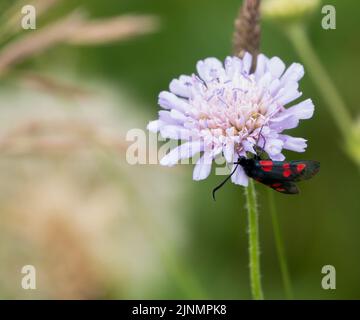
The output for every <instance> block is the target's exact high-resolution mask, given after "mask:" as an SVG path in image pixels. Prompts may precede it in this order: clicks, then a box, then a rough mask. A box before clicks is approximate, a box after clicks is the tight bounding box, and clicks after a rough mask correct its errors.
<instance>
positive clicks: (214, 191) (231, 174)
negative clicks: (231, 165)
mask: <svg viewBox="0 0 360 320" xmlns="http://www.w3.org/2000/svg"><path fill="white" fill-rule="evenodd" d="M239 165H240V163H237V164H236V167H235V169H234V170H233V171H232V172H231V173H230V174H229V175H228V176H227V177H226V179H225V180H224V181H223V182H221V183H220V184H219V185H218V186H217V187H215V188H214V189H213V191H212V197H213V199H214V201H216V199H215V193H216V191H218V190H219V189H220V188H221V187H223V186H224V184H225V183H226V182H228V181H229V179H230V178H231V177H232V176H233V174H234V173H235V171H236V169H237V168H238V166H239Z"/></svg>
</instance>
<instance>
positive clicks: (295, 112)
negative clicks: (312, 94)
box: [283, 99, 315, 119]
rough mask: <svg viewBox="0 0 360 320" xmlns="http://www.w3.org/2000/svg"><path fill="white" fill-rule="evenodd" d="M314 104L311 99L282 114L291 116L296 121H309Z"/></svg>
mask: <svg viewBox="0 0 360 320" xmlns="http://www.w3.org/2000/svg"><path fill="white" fill-rule="evenodd" d="M314 109H315V107H314V104H313V102H312V100H311V99H307V100H305V101H302V102H300V103H298V104H297V105H295V106H293V107H290V108H288V109H286V111H284V112H283V113H286V114H291V115H292V116H295V117H297V118H298V119H310V118H311V117H312V116H313V114H314Z"/></svg>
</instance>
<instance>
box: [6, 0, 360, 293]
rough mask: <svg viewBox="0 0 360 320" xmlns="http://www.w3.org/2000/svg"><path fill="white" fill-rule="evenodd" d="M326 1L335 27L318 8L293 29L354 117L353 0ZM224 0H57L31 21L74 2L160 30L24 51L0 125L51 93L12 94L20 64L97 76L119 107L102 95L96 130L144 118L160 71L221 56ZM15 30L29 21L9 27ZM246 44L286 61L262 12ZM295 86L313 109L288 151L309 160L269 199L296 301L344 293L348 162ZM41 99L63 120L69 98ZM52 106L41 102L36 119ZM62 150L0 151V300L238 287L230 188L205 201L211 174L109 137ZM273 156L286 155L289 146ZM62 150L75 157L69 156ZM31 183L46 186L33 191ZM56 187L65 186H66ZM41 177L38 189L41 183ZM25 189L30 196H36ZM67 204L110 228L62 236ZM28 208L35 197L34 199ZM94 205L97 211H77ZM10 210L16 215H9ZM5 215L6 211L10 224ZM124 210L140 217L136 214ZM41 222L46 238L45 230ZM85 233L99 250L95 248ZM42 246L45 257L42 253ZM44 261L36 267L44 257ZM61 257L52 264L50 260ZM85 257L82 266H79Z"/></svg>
mask: <svg viewBox="0 0 360 320" xmlns="http://www.w3.org/2000/svg"><path fill="white" fill-rule="evenodd" d="M8 3H9V2H8ZM326 3H327V4H334V5H335V6H336V12H337V29H336V30H328V31H326V30H323V29H322V28H321V18H322V15H321V12H320V9H319V10H318V12H317V13H316V14H314V16H313V17H312V18H311V19H309V22H308V29H309V30H308V32H309V35H310V37H311V41H312V43H313V45H314V47H315V49H316V52H317V53H318V55H319V56H320V58H321V60H322V62H323V64H324V65H325V66H326V69H327V71H328V72H329V74H330V75H331V77H332V79H333V81H334V83H335V84H336V86H337V88H338V90H339V91H340V92H341V94H342V96H343V98H344V100H345V101H346V103H347V107H348V109H349V111H350V112H351V114H352V115H353V117H354V121H355V119H356V118H357V117H358V116H359V114H360V113H359V104H358V102H359V98H360V96H359V90H358V79H357V71H358V70H360V59H359V53H360V42H359V34H358V32H359V30H360V20H359V18H358V15H359V11H360V3H359V2H358V1H355V0H347V1H334V0H332V1H330V0H329V1H326ZM240 5H241V1H240V0H226V1H216V0H122V1H118V0H107V1H103V2H101V1H95V0H87V1H71V2H70V1H62V3H60V4H59V5H57V6H56V7H54V8H52V9H51V10H49V12H48V13H47V15H46V16H44V18H42V19H39V25H38V30H40V29H41V27H42V25H45V24H46V23H48V21H51V20H56V19H57V18H59V17H60V16H62V15H63V14H64V13H65V12H69V11H70V10H71V9H73V8H75V7H77V6H81V7H83V8H85V9H86V10H87V11H88V12H89V15H90V16H91V17H92V18H105V17H110V16H115V15H122V14H130V13H131V14H151V15H155V16H157V17H158V18H159V21H160V27H159V29H158V30H157V31H156V32H154V33H153V34H148V35H143V36H140V37H135V38H132V39H129V40H126V41H121V42H113V43H107V44H105V45H101V46H71V45H67V44H61V45H59V46H56V47H53V48H51V49H49V50H47V51H46V52H43V53H41V54H38V55H35V56H34V57H32V58H31V59H28V60H26V61H24V63H21V64H19V65H18V66H16V67H14V69H12V70H11V72H9V73H8V74H6V75H4V76H3V77H2V78H1V83H2V89H1V94H0V118H2V122H5V123H7V124H8V123H9V121H10V120H8V119H10V118H11V119H12V120H11V121H13V122H11V123H14V124H15V125H16V124H18V123H19V121H20V120H18V119H22V112H23V111H24V108H19V109H18V114H15V115H12V116H11V117H10V116H9V112H8V111H2V110H3V109H1V108H2V107H4V108H5V110H8V109H9V108H10V109H11V110H12V111H11V112H13V113H16V108H17V106H16V103H17V102H16V101H17V100H16V98H19V97H22V101H26V104H27V105H28V106H29V107H30V106H31V105H32V104H38V103H41V101H43V99H50V98H49V96H50V97H51V96H52V95H55V94H53V93H45V95H46V98H42V95H43V94H44V92H38V91H37V90H36V89H31V90H30V91H31V93H29V95H26V94H25V95H24V96H23V95H22V93H20V92H22V91H21V90H29V89H28V88H27V89H23V88H22V87H21V89H19V85H18V83H19V81H18V79H19V77H21V74H22V72H25V71H27V70H32V71H36V72H41V73H45V74H47V75H50V76H55V77H56V76H58V75H59V76H60V77H61V76H63V74H66V76H65V79H67V77H68V78H70V79H72V81H73V83H74V82H75V83H76V84H77V85H79V86H82V85H84V86H85V87H87V86H88V84H89V86H90V87H91V88H92V87H94V88H100V87H104V90H105V91H106V92H107V91H111V94H115V95H121V96H122V97H125V98H124V99H123V100H121V101H122V102H121V103H120V102H118V101H119V100H117V99H118V98H116V99H115V102H112V103H110V104H111V107H110V109H111V111H110V112H109V111H108V109H106V110H105V111H104V113H106V114H108V113H109V115H108V116H105V118H106V121H105V122H106V126H108V124H107V123H108V122H111V123H112V125H113V126H114V127H115V128H116V127H117V126H118V127H119V129H121V130H124V132H126V130H125V129H126V128H132V127H138V128H145V127H146V124H147V122H148V121H149V120H153V119H155V118H156V115H157V111H158V106H157V95H158V93H159V92H160V91H162V90H164V89H165V90H166V89H167V87H168V84H169V82H170V80H171V79H173V78H175V77H177V76H178V75H180V74H191V73H192V72H194V70H195V64H196V62H197V61H198V60H199V59H202V58H205V57H209V56H215V57H217V58H219V59H221V60H222V59H224V58H225V57H226V56H227V55H229V54H230V53H231V37H232V33H233V23H234V18H235V17H236V15H237V12H238V9H239V7H240ZM4 6H5V2H4ZM2 21H4V20H2ZM27 32H37V31H23V32H22V33H23V34H26V33H27ZM9 41H11V40H9ZM7 43H8V42H5V44H3V47H5V46H6V44H7ZM261 51H262V52H263V53H264V54H266V55H268V56H274V55H277V56H279V57H281V58H282V59H283V60H284V61H285V62H286V63H287V64H290V63H292V62H294V61H300V60H299V57H298V56H297V54H296V53H295V51H294V50H293V49H292V47H291V45H290V43H289V41H288V39H287V38H286V37H285V36H284V35H283V33H282V32H281V31H280V30H279V28H278V27H277V26H274V25H272V24H271V23H268V22H266V21H264V22H263V24H262V42H261ZM305 71H306V70H305ZM74 79H75V80H74ZM99 83H101V84H99ZM301 89H302V91H303V96H304V97H306V98H307V97H311V98H312V99H313V100H314V103H315V107H316V111H315V115H314V117H313V119H312V120H311V121H304V122H302V123H301V125H300V126H299V127H298V128H297V129H296V130H295V132H294V136H301V137H305V138H306V139H308V141H309V143H308V149H307V151H306V153H305V154H304V155H301V156H302V157H304V158H307V159H316V160H319V161H320V162H321V171H320V173H319V175H318V176H317V177H316V178H314V179H313V180H312V181H311V182H308V183H303V184H301V185H300V188H301V194H300V195H299V196H296V197H288V196H284V195H281V194H275V199H276V206H277V208H278V212H279V220H280V223H281V228H282V233H283V240H284V245H285V247H286V253H287V259H288V263H289V269H290V274H291V279H292V282H293V289H294V290H293V291H294V295H295V298H298V299H359V298H360V271H359V270H360V250H359V249H358V247H359V245H360V233H359V227H360V215H359V213H360V201H359V191H360V181H359V177H360V176H359V169H358V167H357V166H356V165H355V164H354V163H353V162H352V161H351V160H350V159H349V158H348V156H347V155H346V152H345V146H344V142H343V141H342V137H341V136H340V134H339V131H338V129H337V128H336V126H335V124H334V122H333V120H332V118H331V116H330V115H329V112H328V109H327V107H326V105H325V104H324V102H323V100H322V98H321V97H320V96H319V94H318V92H317V90H316V89H315V88H314V86H313V83H312V82H311V79H309V77H308V76H307V75H306V74H305V77H304V79H303V80H302V81H301ZM40 91H41V90H40ZM9 96H11V97H10V98H9ZM55 96H56V95H55ZM19 99H20V98H19ZM56 99H57V100H59V101H58V102H56V103H54V100H55V98H51V99H50V100H46V101H50V103H51V104H53V105H54V106H56V105H59V106H61V108H63V107H64V108H65V111H64V112H65V113H66V117H65V119H69V118H71V117H72V112H73V110H72V108H75V109H78V108H79V106H78V104H77V103H73V102H71V98H69V97H63V96H62V97H60V98H58V97H57V98H56ZM9 101H10V102H9ZM69 101H70V102H69ZM9 103H10V104H11V105H10V104H9ZM106 103H107V102H106ZM19 104H20V102H19ZM104 104H105V102H104ZM85 105H86V103H85ZM101 107H102V100H101V99H99V102H98V108H97V110H98V111H97V112H98V114H99V115H103V113H102V111H101ZM117 108H118V109H119V110H117ZM14 109H15V110H14ZM25 109H26V108H25ZM41 110H42V111H41V112H39V117H43V115H44V112H45V111H44V110H46V107H45V108H44V109H41ZM54 110H56V107H54ZM87 110H88V109H86V106H85V107H84V108H83V109H81V112H79V114H81V116H83V115H84V114H86V112H87ZM26 112H27V111H26ZM76 112H78V111H76ZM117 112H119V113H120V116H119V118H117V119H118V120H114V123H113V122H112V120H113V119H114V118H113V116H112V114H113V113H115V114H117ZM30 114H31V116H33V117H34V118H36V113H33V112H31V111H30ZM34 114H35V116H34ZM53 114H56V111H54V112H52V113H51V116H50V118H51V117H52V115H53ZM69 114H70V116H69ZM100 117H101V116H100ZM25 118H26V117H25ZM14 119H15V120H14ZM95 119H98V116H95ZM129 119H130V120H129ZM23 120H24V119H22V120H21V121H23ZM25 120H26V119H25ZM64 131H65V132H67V129H64ZM25 143H26V142H25ZM75 153H77V152H74V151H73V150H71V151H70V152H66V151H65V153H64V154H61V155H58V154H56V155H53V154H50V155H48V154H46V152H45V153H44V152H39V151H37V149H36V150H35V151H30V152H25V153H21V154H20V155H18V154H15V155H14V154H10V155H9V154H7V153H6V154H3V156H2V160H1V168H2V171H3V173H1V176H2V181H3V182H2V183H1V189H2V190H4V195H3V196H1V199H2V201H1V203H2V204H1V215H2V216H3V218H1V220H2V222H1V226H0V227H1V230H2V235H1V243H2V244H1V246H2V247H3V251H2V252H3V253H2V255H4V257H1V260H0V261H1V262H0V265H1V266H0V279H4V278H6V279H7V280H6V284H5V281H0V297H1V298H89V297H95V298H117V299H123V298H139V299H143V298H144V299H147V298H149V299H172V298H179V299H182V298H211V299H248V298H250V287H249V275H248V274H249V272H248V252H247V219H246V211H245V202H244V196H243V190H242V188H241V187H239V186H235V185H232V184H228V185H226V187H225V188H223V189H222V190H221V192H220V193H219V195H218V200H217V202H214V201H213V200H212V198H211V190H212V188H213V187H214V186H215V185H216V184H217V183H218V182H219V181H220V180H221V177H218V176H215V175H212V176H211V177H210V178H209V179H207V180H206V181H202V182H194V181H192V179H191V177H192V168H191V167H190V166H188V167H186V166H182V167H181V168H177V169H164V168H158V166H155V165H151V166H136V167H135V166H130V165H128V164H126V163H125V151H124V150H122V149H121V148H115V149H113V150H110V151H109V150H108V149H107V150H106V152H103V151H100V152H99V151H98V150H97V149H96V150H95V151H91V152H90V153H86V152H85V153H84V152H81V154H80V155H77V156H74V154H75ZM94 153H96V156H94ZM286 156H287V158H289V159H296V158H298V157H299V156H298V155H297V154H294V153H292V152H288V153H287V154H286ZM73 157H76V161H78V162H79V165H78V166H76V165H74V160H73ZM69 162H70V164H69ZM118 162H120V163H118ZM30 163H31V166H30ZM84 167H85V168H84ZM24 168H25V169H24ZM44 168H45V169H44ZM24 172H25V173H24ZM54 172H56V174H57V176H56V178H54V177H53V175H54ZM79 172H80V173H79ZM74 175H75V176H77V175H80V176H81V177H80V180H81V182H80V183H78V181H77V184H76V185H75V186H74V184H73V182H72V180H71V179H72V178H73V176H74ZM39 177H40V178H39ZM64 177H66V179H65V178H64ZM64 179H65V180H66V181H65V182H64V181H63V180H64ZM39 180H40V181H46V184H42V187H41V188H40V187H39V188H40V189H39V191H38V192H37V193H36V192H35V191H34V190H35V188H37V185H38V184H39ZM77 180H78V179H77ZM59 181H60V182H59ZM24 185H26V186H27V187H28V189H26V188H25V187H24ZM99 186H100V187H99ZM71 187H74V189H76V191H71V190H72V189H71ZM51 188H54V192H53V193H51V194H53V195H55V196H54V198H51V197H50V198H49V197H47V196H48V195H47V194H46V193H44V190H46V192H50V191H49V190H50V189H51ZM68 188H70V191H69V190H68ZM109 188H110V189H111V191H108V189H109ZM64 189H65V190H66V191H67V192H64ZM94 189H96V190H100V191H96V197H97V198H96V199H98V202H99V203H100V204H99V203H98V202H96V203H93V202H92V201H95V200H94V193H93V190H94ZM103 189H106V190H107V191H106V192H102V191H101V190H103ZM162 189H164V190H163V191H162ZM26 190H30V191H34V193H36V196H33V195H32V193H31V192H29V191H26ZM79 190H80V191H79ZM89 190H90V191H89ZM257 190H258V198H259V202H260V206H259V212H260V217H259V223H260V242H261V267H262V280H263V284H264V293H265V297H266V298H268V299H281V298H284V291H283V286H282V281H281V274H280V271H279V264H278V260H277V256H276V250H275V244H274V236H273V231H272V226H271V218H270V213H269V208H268V202H267V191H266V190H265V188H264V187H263V186H261V185H257ZM78 193H79V194H81V196H80V195H79V196H78V195H77V194H78ZM59 194H60V195H61V197H62V200H61V201H58V202H57V200H54V199H57V198H56V196H59ZM42 195H43V197H42ZM74 195H75V196H74ZM34 197H35V198H36V199H37V200H36V201H35V200H34ZM73 198H74V199H73ZM47 199H50V200H47ZM33 201H34V202H33ZM49 201H50V203H49ZM19 202H20V203H21V202H23V207H21V206H20V208H19V206H18V204H19ZM73 202H74V203H76V206H80V205H83V204H84V203H86V205H87V206H85V208H83V209H82V212H84V214H83V215H81V216H80V220H79V221H78V223H77V225H78V228H79V229H81V228H84V225H86V224H87V223H88V222H85V221H87V220H88V219H90V218H89V216H90V215H92V214H93V215H99V216H100V218H99V219H100V220H101V219H105V218H104V217H103V216H104V215H107V211H111V212H114V215H113V216H111V219H108V220H106V222H104V224H105V225H107V224H109V225H110V229H111V233H110V232H108V231H107V229H106V228H105V229H104V228H100V227H99V223H98V222H95V223H94V224H93V226H92V229H91V230H92V233H91V237H92V240H91V241H90V240H89V241H88V240H86V241H85V240H84V239H83V238H81V237H80V238H81V239H78V238H79V236H75V237H74V238H73V237H72V236H70V235H69V234H74V235H81V233H79V232H78V231H77V229H76V225H75V227H74V223H73V221H72V219H73V216H72V214H71V212H72V210H73V209H74V206H75V204H73ZM34 203H35V204H34ZM39 203H40V205H39ZM43 203H47V204H48V207H47V208H46V210H44V205H43ZM64 203H66V205H64ZM32 205H34V207H32ZM58 206H59V207H60V208H61V210H60V209H59V210H58ZM96 206H98V207H99V210H96V209H94V210H93V208H94V207H96ZM14 208H15V209H14ZM55 209H56V211H57V212H58V211H59V212H60V211H61V212H64V214H63V215H64V216H66V219H67V220H66V226H68V225H70V226H71V228H70V229H71V232H70V233H69V231H68V229H66V230H67V231H66V232H63V231H61V230H60V229H59V228H60V227H59V225H60V224H59V223H58V222H55V224H54V225H52V224H51V228H50V227H49V224H41V223H39V222H38V220H39V219H40V218H39V219H37V218H36V216H38V215H40V213H38V212H40V211H41V212H43V211H46V213H41V214H42V215H44V214H46V215H48V214H50V215H52V211H53V210H55ZM24 211H27V214H26V215H29V214H30V218H29V217H27V219H25V218H23V214H24V213H23V212H24ZM14 212H16V214H17V215H20V216H16V217H17V218H16V219H15V220H14V221H12V218H11V217H14ZM49 212H50V213H49ZM119 212H121V213H119ZM61 214H62V213H61ZM33 216H34V217H33ZM139 216H140V220H141V221H142V222H141V223H140V222H139V223H138V222H137V221H138V220H136V219H138V217H139ZM119 217H121V219H120V218H119ZM124 217H125V218H124ZM112 219H114V220H112ZM95 220H96V219H95ZM25 221H26V222H25ZM56 221H57V220H56ZM61 221H62V220H61ZM96 221H98V220H96ZM113 221H116V222H117V223H116V224H114V223H113ZM144 221H145V222H144ZM19 224H20V225H23V226H22V228H19ZM34 225H37V227H36V228H35V227H34ZM144 226H145V227H144ZM97 227H99V230H98V229H97ZM100 229H101V230H100ZM145 229H146V230H145ZM29 230H30V231H29ZM49 230H50V231H49ZM39 232H40V233H41V232H43V233H45V232H47V233H48V234H47V237H45V238H42V237H40V238H41V239H40V240H39V239H38V238H39V236H38V235H39ZM56 233H59V234H60V235H59V236H53V234H56ZM64 233H66V236H64ZM24 234H26V236H25V235H24ZM34 235H36V237H37V238H36V239H35V240H34V237H35V236H34ZM110 235H111V237H110ZM105 238H106V241H105V240H104V239H105ZM108 238H109V239H108ZM49 239H50V240H49ZM64 239H66V240H64ZM139 239H140V240H139ZM77 242H80V243H81V246H80V244H79V245H78V247H79V248H78V251H76V250H75V249H74V248H75V247H76V246H75V245H74V243H77ZM120 242H121V243H120ZM99 243H101V244H102V245H103V247H101V248H100V249H99V248H98V246H99ZM44 244H46V246H45V245H44ZM53 248H55V249H53ZM56 248H57V249H58V250H59V251H56V250H57V249H56ZM69 248H72V249H73V250H75V251H74V253H73V254H69V252H68V251H69V250H70V249H69ZM93 248H96V250H95V253H94V250H93ZM104 248H105V249H104ZM52 250H55V252H56V255H51V251H52ZM63 251H64V252H65V253H64V254H63V253H62V252H63ZM79 252H82V253H83V255H81V254H79ZM99 252H100V253H99ZM5 255H6V257H5ZM49 256H50V257H51V261H52V262H51V263H49V262H48V261H47V259H50V258H49ZM89 256H90V258H89ZM64 259H67V260H66V262H61V261H64ZM75 260H76V261H75ZM74 263H75V266H74V265H73V264H74ZM25 264H32V265H34V266H35V267H37V266H39V267H38V268H37V270H39V271H38V275H37V277H38V284H37V287H38V289H37V290H35V291H25V290H22V289H21V287H20V281H21V276H22V275H21V273H20V269H21V266H22V265H25ZM60 264H64V266H63V267H62V268H63V269H64V270H65V271H59V272H54V271H51V270H53V269H54V268H57V267H59V265H60ZM89 264H90V265H91V267H89ZM327 264H330V265H334V266H335V268H336V271H337V274H336V275H337V285H336V290H323V289H322V288H321V279H322V276H323V275H322V274H321V268H322V267H323V266H324V265H327ZM88 268H90V269H91V271H86V270H87V269H88ZM40 270H41V271H40ZM109 270H111V271H109ZM122 270H123V271H122ZM120 271H121V272H120ZM64 274H65V275H64ZM79 278H84V279H83V280H81V281H80V280H79V281H78V282H79V283H78V284H76V285H75V284H74V282H76V281H74V280H73V279H79ZM58 282H61V283H62V286H64V287H66V286H71V285H74V286H75V287H74V288H73V289H71V290H70V289H69V290H67V289H66V288H65V289H64V288H58V284H56V283H58ZM45 287H46V289H44V288H45Z"/></svg>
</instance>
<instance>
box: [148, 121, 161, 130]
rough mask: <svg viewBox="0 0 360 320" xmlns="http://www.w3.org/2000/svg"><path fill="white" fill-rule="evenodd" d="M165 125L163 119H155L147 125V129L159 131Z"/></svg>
mask: <svg viewBox="0 0 360 320" xmlns="http://www.w3.org/2000/svg"><path fill="white" fill-rule="evenodd" d="M163 125H164V123H163V122H162V121H161V120H154V121H150V122H149V123H148V125H147V129H148V130H149V131H150V132H154V133H156V132H158V131H159V130H160V128H161V127H162V126H163Z"/></svg>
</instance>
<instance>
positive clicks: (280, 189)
mask: <svg viewBox="0 0 360 320" xmlns="http://www.w3.org/2000/svg"><path fill="white" fill-rule="evenodd" d="M275 190H276V191H280V192H283V191H285V189H284V188H276V189H275Z"/></svg>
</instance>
